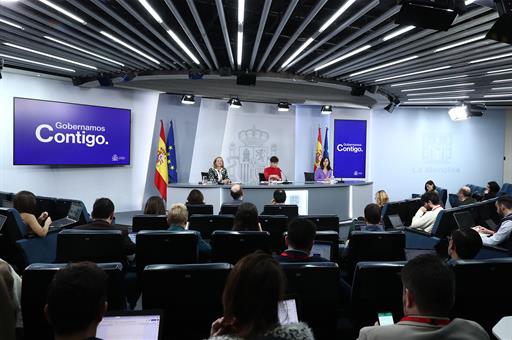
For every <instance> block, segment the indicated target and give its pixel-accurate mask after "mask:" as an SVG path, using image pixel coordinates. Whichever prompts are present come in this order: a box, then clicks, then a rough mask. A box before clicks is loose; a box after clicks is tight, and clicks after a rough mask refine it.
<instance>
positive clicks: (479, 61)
mask: <svg viewBox="0 0 512 340" xmlns="http://www.w3.org/2000/svg"><path fill="white" fill-rule="evenodd" d="M508 57H512V53H506V54H500V55H495V56H493V57H487V58H482V59H476V60H471V61H470V62H469V64H477V63H482V62H484V61H489V60H496V59H503V58H508Z"/></svg>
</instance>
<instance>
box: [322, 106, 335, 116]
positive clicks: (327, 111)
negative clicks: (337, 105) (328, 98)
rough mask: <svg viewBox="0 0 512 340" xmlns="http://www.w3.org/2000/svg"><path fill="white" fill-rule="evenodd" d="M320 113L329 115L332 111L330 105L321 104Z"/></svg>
mask: <svg viewBox="0 0 512 340" xmlns="http://www.w3.org/2000/svg"><path fill="white" fill-rule="evenodd" d="M320 113H321V114H323V115H330V114H331V113H332V105H322V109H321V110H320Z"/></svg>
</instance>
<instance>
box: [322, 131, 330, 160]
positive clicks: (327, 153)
mask: <svg viewBox="0 0 512 340" xmlns="http://www.w3.org/2000/svg"><path fill="white" fill-rule="evenodd" d="M328 131H329V128H328V127H326V128H325V138H324V155H323V156H324V157H327V158H329V141H328V140H327V136H329V132H328Z"/></svg>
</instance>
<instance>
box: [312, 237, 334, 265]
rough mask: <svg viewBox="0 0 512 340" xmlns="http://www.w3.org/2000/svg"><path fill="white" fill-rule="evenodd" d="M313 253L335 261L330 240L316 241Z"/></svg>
mask: <svg viewBox="0 0 512 340" xmlns="http://www.w3.org/2000/svg"><path fill="white" fill-rule="evenodd" d="M311 255H316V256H320V257H323V258H324V259H326V260H329V261H333V258H332V243H331V242H328V241H316V240H315V242H314V243H313V248H311Z"/></svg>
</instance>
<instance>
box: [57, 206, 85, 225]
mask: <svg viewBox="0 0 512 340" xmlns="http://www.w3.org/2000/svg"><path fill="white" fill-rule="evenodd" d="M80 214H82V206H81V205H80V203H77V202H72V203H71V206H70V207H69V211H68V215H67V216H66V217H64V218H59V219H58V220H55V221H53V222H52V224H50V228H64V227H67V226H69V225H72V224H74V223H76V222H78V221H79V220H80Z"/></svg>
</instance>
